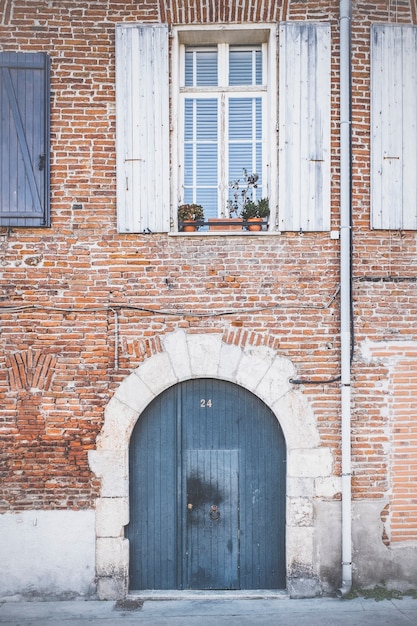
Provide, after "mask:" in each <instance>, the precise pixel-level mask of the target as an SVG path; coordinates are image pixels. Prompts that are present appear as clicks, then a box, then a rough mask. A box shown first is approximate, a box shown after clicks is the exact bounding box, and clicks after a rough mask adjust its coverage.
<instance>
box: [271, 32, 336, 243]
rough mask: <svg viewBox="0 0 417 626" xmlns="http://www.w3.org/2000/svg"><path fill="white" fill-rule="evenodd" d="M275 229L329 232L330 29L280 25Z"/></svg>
mask: <svg viewBox="0 0 417 626" xmlns="http://www.w3.org/2000/svg"><path fill="white" fill-rule="evenodd" d="M279 47H280V55H279V64H280V71H279V116H280V122H279V225H280V230H300V229H302V230H304V231H323V230H329V229H330V78H331V76H330V26H329V25H328V24H314V23H308V22H289V23H285V24H281V26H280V45H279Z"/></svg>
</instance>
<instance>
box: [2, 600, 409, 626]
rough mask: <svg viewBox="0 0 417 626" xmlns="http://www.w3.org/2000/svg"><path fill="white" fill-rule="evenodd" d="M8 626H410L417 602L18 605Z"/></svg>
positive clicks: (7, 605)
mask: <svg viewBox="0 0 417 626" xmlns="http://www.w3.org/2000/svg"><path fill="white" fill-rule="evenodd" d="M0 624H5V625H7V626H29V625H30V626H43V625H45V626H54V625H59V626H86V625H87V624H93V625H97V624H101V626H112V625H113V624H115V625H119V624H124V626H134V625H135V626H142V625H143V626H147V625H152V626H168V625H169V626H183V625H184V626H219V625H220V626H222V625H223V624H227V626H244V625H253V626H277V625H282V626H300V625H304V624H306V625H308V626H339V625H340V626H353V625H354V626H402V625H405V626H410V625H411V624H412V625H414V626H415V625H417V600H414V599H412V598H410V597H404V598H403V599H401V600H382V601H381V602H376V601H375V600H373V599H368V600H365V599H363V598H356V599H354V600H337V599H330V598H320V599H312V600H289V599H288V598H280V599H257V600H244V599H221V598H220V599H187V600H184V599H183V600H146V601H144V602H143V603H142V602H139V601H138V600H134V601H133V600H128V601H125V602H124V603H120V604H118V603H115V602H101V601H96V600H86V601H82V600H70V601H61V602H47V601H46V602H19V601H16V600H15V601H9V602H4V603H2V604H0Z"/></svg>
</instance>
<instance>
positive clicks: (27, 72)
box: [0, 52, 49, 227]
mask: <svg viewBox="0 0 417 626" xmlns="http://www.w3.org/2000/svg"><path fill="white" fill-rule="evenodd" d="M0 137H1V147H0V225H1V226H10V227H15V226H26V227H35V226H38V227H45V226H49V58H48V56H47V55H46V54H42V53H39V54H34V53H22V52H0Z"/></svg>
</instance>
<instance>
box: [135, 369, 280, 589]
mask: <svg viewBox="0 0 417 626" xmlns="http://www.w3.org/2000/svg"><path fill="white" fill-rule="evenodd" d="M129 465H130V468H129V472H130V476H129V478H130V523H129V525H128V527H127V530H126V536H127V537H128V539H129V542H130V588H131V589H132V590H133V589H185V588H188V589H283V588H285V584H286V578H285V477H286V471H285V468H286V447H285V440H284V436H283V433H282V430H281V428H280V426H279V423H278V421H277V419H276V417H275V415H274V414H273V413H272V411H271V410H270V409H269V408H268V407H267V406H266V405H265V404H264V403H263V402H262V401H261V400H259V398H257V397H255V396H254V395H253V394H252V393H250V392H249V391H247V390H246V389H243V388H242V387H239V386H238V385H234V384H232V383H229V382H226V381H219V380H213V379H198V380H190V381H186V382H183V383H180V384H178V385H175V386H174V387H171V388H170V389H167V390H166V391H165V392H163V393H162V394H161V395H160V396H159V397H158V398H156V399H155V400H154V402H152V404H151V405H150V406H149V407H148V408H147V409H146V411H144V413H143V415H142V416H141V417H140V419H139V420H138V422H137V424H136V426H135V428H134V430H133V433H132V438H131V443H130V460H129Z"/></svg>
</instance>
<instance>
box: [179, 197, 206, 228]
mask: <svg viewBox="0 0 417 626" xmlns="http://www.w3.org/2000/svg"><path fill="white" fill-rule="evenodd" d="M202 221H204V209H203V207H202V206H201V204H195V203H192V204H181V205H180V206H179V207H178V226H179V228H180V230H183V231H185V232H188V231H194V230H198V227H199V223H198V222H202Z"/></svg>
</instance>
